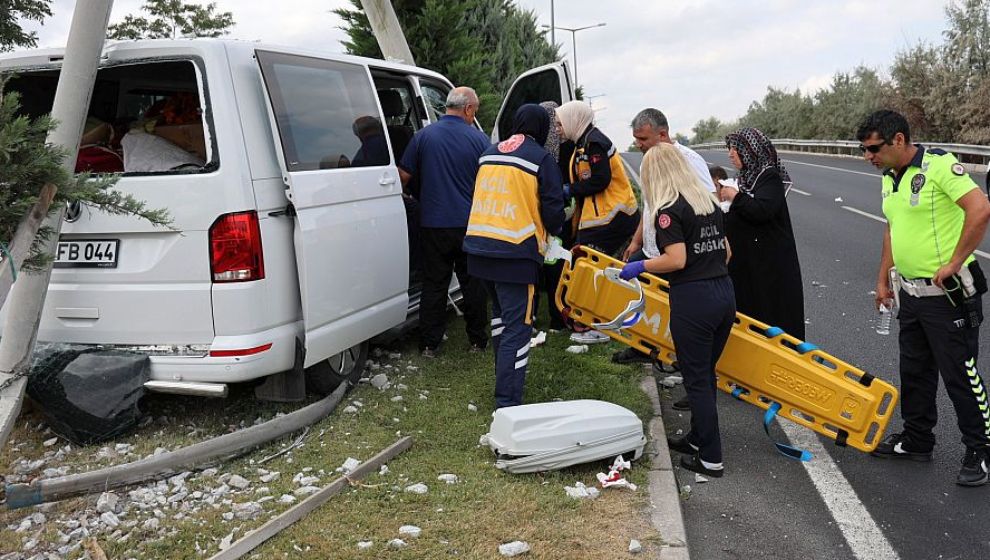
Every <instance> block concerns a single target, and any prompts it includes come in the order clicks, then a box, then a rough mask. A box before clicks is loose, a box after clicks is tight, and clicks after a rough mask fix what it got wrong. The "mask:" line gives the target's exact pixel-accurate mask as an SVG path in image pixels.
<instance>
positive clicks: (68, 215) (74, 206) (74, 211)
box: [65, 200, 82, 224]
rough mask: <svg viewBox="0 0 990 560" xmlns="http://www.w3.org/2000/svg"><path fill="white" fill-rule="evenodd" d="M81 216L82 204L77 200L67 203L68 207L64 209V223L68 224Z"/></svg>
mask: <svg viewBox="0 0 990 560" xmlns="http://www.w3.org/2000/svg"><path fill="white" fill-rule="evenodd" d="M81 215H82V204H80V203H79V201H78V200H76V201H73V202H71V203H69V206H68V207H67V208H66V209H65V221H66V222H69V223H70V224H71V223H72V222H74V221H76V220H78V219H79V216H81Z"/></svg>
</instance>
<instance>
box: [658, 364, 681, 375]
mask: <svg viewBox="0 0 990 560" xmlns="http://www.w3.org/2000/svg"><path fill="white" fill-rule="evenodd" d="M679 371H681V368H679V367H677V362H674V363H672V364H670V365H667V364H665V363H662V362H653V375H656V376H657V377H659V378H661V379H662V378H664V377H666V376H668V375H670V374H672V373H677V372H679Z"/></svg>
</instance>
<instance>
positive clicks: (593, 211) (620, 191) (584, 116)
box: [557, 101, 640, 344]
mask: <svg viewBox="0 0 990 560" xmlns="http://www.w3.org/2000/svg"><path fill="white" fill-rule="evenodd" d="M594 116H595V114H594V112H593V111H592V110H591V107H590V106H589V105H588V104H587V103H582V102H580V101H571V102H569V103H564V104H563V105H561V106H560V107H558V108H557V124H558V131H559V132H560V135H561V136H562V137H563V138H566V139H567V140H570V141H571V142H573V143H574V152H573V154H572V155H571V160H570V165H569V166H568V169H569V175H570V177H565V178H564V180H565V182H566V183H567V184H565V185H564V197H565V200H567V199H569V198H570V197H574V199H575V203H576V204H575V208H574V217H573V219H572V226H571V227H572V232H573V233H574V241H575V243H577V244H578V245H586V246H589V247H592V248H594V249H597V250H599V251H601V252H603V253H606V254H609V255H613V256H618V255H617V252H618V251H619V249H621V248H622V246H623V245H625V243H626V242H627V241H629V240H630V239H631V238H632V237H633V234H635V233H636V229H637V228H639V218H640V212H639V203H638V202H637V201H636V195H635V194H634V193H633V190H632V185H630V184H629V179H628V177H626V170H625V169H624V168H623V166H622V156H620V155H619V152H618V150H616V148H615V146H614V145H612V141H611V140H609V139H608V137H607V136H605V135H604V134H602V132H601V131H600V130H598V128H596V127H595V125H594V122H593V121H594ZM571 340H572V341H574V342H577V343H580V344H595V343H601V342H608V341H609V340H611V339H610V338H609V337H608V336H607V335H605V334H602V333H600V332H598V331H593V330H590V331H586V332H577V333H573V334H572V335H571Z"/></svg>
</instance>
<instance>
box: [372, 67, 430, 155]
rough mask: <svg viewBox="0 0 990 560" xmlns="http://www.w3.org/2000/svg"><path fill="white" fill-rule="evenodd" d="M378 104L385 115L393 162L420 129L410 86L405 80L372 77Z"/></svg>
mask: <svg viewBox="0 0 990 560" xmlns="http://www.w3.org/2000/svg"><path fill="white" fill-rule="evenodd" d="M372 78H373V79H374V81H375V90H376V91H377V93H378V102H379V103H381V106H382V114H383V115H385V129H386V130H387V131H388V139H389V142H390V143H391V144H392V153H393V154H395V160H396V161H399V160H400V159H402V154H403V153H405V151H406V146H408V145H409V141H410V140H412V137H413V134H415V133H416V131H417V130H418V129H419V128H420V123H419V117H418V113H417V112H416V109H415V106H414V105H413V92H412V85H411V84H410V83H409V80H408V79H406V78H396V77H393V76H379V75H373V76H372Z"/></svg>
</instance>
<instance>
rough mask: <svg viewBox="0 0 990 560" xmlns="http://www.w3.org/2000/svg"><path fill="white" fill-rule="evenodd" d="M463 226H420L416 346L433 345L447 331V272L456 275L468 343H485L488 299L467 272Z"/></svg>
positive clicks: (448, 278)
mask: <svg viewBox="0 0 990 560" xmlns="http://www.w3.org/2000/svg"><path fill="white" fill-rule="evenodd" d="M465 231H466V228H427V227H424V228H420V231H419V239H420V249H421V250H420V253H421V257H422V259H423V260H422V263H423V264H422V267H421V269H422V273H423V293H422V295H421V296H420V303H419V330H420V331H419V349H420V350H422V349H424V348H437V347H438V346H440V343H441V342H442V341H443V335H444V332H445V331H446V330H447V291H448V289H449V288H450V275H451V273H452V272H453V273H456V274H457V281H458V282H459V283H460V284H461V294H462V295H463V300H462V307H463V311H464V322H465V323H467V328H466V330H467V335H468V339H469V340H470V341H471V344H474V345H476V346H480V347H482V348H484V347H486V346H487V345H488V332H487V324H486V323H487V322H488V310H487V309H486V307H487V304H488V301H487V297H486V295H485V287H484V284H483V283H482V282H481V281H480V280H478V279H476V278H472V277H471V276H470V275H468V272H467V255H466V254H465V253H464V250H463V249H462V248H461V245H463V243H464V233H465Z"/></svg>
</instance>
